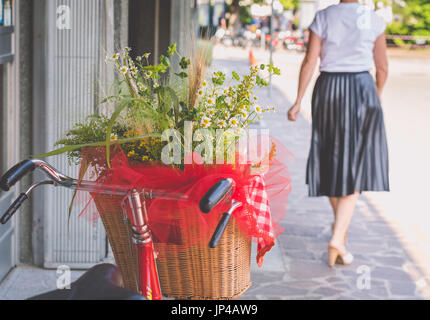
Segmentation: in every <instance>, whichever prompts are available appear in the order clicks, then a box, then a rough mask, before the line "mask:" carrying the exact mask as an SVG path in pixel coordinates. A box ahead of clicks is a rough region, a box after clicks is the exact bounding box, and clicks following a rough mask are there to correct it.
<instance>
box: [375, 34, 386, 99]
mask: <svg viewBox="0 0 430 320" xmlns="http://www.w3.org/2000/svg"><path fill="white" fill-rule="evenodd" d="M373 60H374V61H375V67H376V87H377V88H378V93H379V96H380V97H381V94H382V90H383V88H384V85H385V82H386V81H387V76H388V59H387V42H386V40H385V33H382V34H381V35H380V36H379V37H378V38H376V41H375V47H374V48H373Z"/></svg>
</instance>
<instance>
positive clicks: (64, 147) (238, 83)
mask: <svg viewBox="0 0 430 320" xmlns="http://www.w3.org/2000/svg"><path fill="white" fill-rule="evenodd" d="M130 51H131V49H130V48H125V49H123V50H121V51H120V52H118V53H115V54H113V55H112V56H108V57H106V63H108V64H111V63H112V64H113V65H114V66H115V69H116V71H117V76H118V82H117V83H116V85H115V86H114V88H115V92H114V93H113V94H111V95H109V96H108V97H106V98H105V99H104V100H103V101H102V104H101V105H111V106H112V105H113V106H114V107H113V108H111V109H109V108H108V109H107V111H106V110H104V111H103V112H102V111H100V112H98V113H97V114H94V115H91V116H89V117H88V118H87V119H86V121H85V122H80V123H76V125H75V126H74V127H73V128H72V129H71V130H69V131H68V132H67V133H66V134H65V137H64V138H63V139H61V140H59V141H58V142H57V143H56V146H59V148H58V149H56V150H54V151H52V152H49V153H47V154H44V155H42V156H52V155H57V154H61V153H67V156H68V159H69V161H70V162H71V163H80V165H81V167H80V174H79V178H80V179H83V178H84V177H86V178H85V179H88V177H89V176H91V177H92V178H93V179H95V181H97V183H99V184H100V186H101V188H102V187H103V185H104V184H110V185H121V186H127V187H129V188H130V189H132V188H141V189H143V188H152V189H163V190H166V192H169V191H175V192H177V191H178V190H179V191H181V192H183V194H187V195H188V198H189V199H194V200H196V199H198V198H199V197H200V196H201V195H202V194H204V193H205V192H206V191H207V190H208V189H209V188H210V186H212V185H213V183H214V182H216V180H217V179H220V178H224V177H231V178H232V179H233V180H234V182H235V184H236V188H235V191H234V194H233V195H232V197H233V198H234V199H235V200H239V201H241V202H242V203H243V204H244V205H243V207H242V208H241V209H240V210H237V211H236V212H235V213H234V217H235V220H236V222H235V224H237V225H238V226H239V229H240V234H241V236H245V237H246V238H247V239H251V238H255V239H256V241H257V242H258V254H257V261H258V264H259V265H261V264H262V262H263V256H264V254H265V253H266V252H267V251H268V250H270V248H271V247H272V246H273V245H274V239H275V237H276V236H277V235H278V234H279V233H280V232H282V228H281V227H279V226H278V225H277V224H276V223H277V222H279V221H280V219H281V218H282V217H283V216H284V215H285V211H286V210H285V208H286V206H285V205H286V197H287V196H288V194H289V192H290V183H289V181H290V180H289V176H288V172H287V171H286V166H285V165H283V164H282V162H281V161H279V160H278V159H277V157H279V155H282V152H283V150H282V146H281V145H280V144H279V143H275V140H274V139H272V138H270V139H269V137H267V138H268V140H267V141H268V142H267V143H265V146H266V149H265V150H263V151H261V150H260V149H261V146H260V143H258V142H257V143H254V144H252V143H250V142H249V141H248V140H247V139H244V138H246V137H248V136H249V134H248V127H249V126H250V125H251V124H252V123H253V122H255V121H256V120H260V119H261V117H262V116H263V114H264V113H266V112H270V111H274V110H275V107H267V106H266V107H265V106H261V105H260V104H259V103H258V98H257V96H256V95H255V89H256V88H261V87H265V86H267V85H268V82H267V81H266V80H265V78H264V77H263V76H262V74H265V75H266V77H267V76H268V75H270V74H274V75H278V74H280V71H279V69H278V68H276V67H275V66H274V65H273V64H261V65H259V66H251V67H250V68H249V73H248V74H245V75H242V76H241V75H239V74H238V73H237V72H235V71H233V72H232V73H231V75H227V74H225V73H223V72H221V71H215V72H213V73H211V74H209V75H208V74H206V67H207V66H206V65H205V62H204V61H205V60H206V58H205V55H204V54H201V53H198V52H197V53H195V54H193V55H192V58H186V57H183V56H181V55H180V54H179V53H178V52H177V48H176V44H173V45H171V46H169V48H168V50H167V53H166V55H161V56H160V58H159V63H158V64H151V63H150V62H149V57H150V53H146V54H144V55H142V56H137V57H135V58H132V57H131V55H130ZM174 62H176V63H174ZM242 141H245V144H243V143H241V142H242ZM241 144H242V147H243V145H245V148H244V149H245V152H244V150H243V148H241V147H238V148H237V146H238V145H241ZM249 149H253V152H254V153H256V152H257V150H260V153H261V155H260V156H259V157H246V156H245V157H244V154H246V153H247V152H248V153H249ZM97 196H98V195H97V194H93V195H92V198H94V200H97V199H96V198H97ZM275 196H277V197H278V199H280V201H278V202H275V201H273V199H272V198H274V197H275ZM115 201H116V202H115ZM269 201H270V205H269ZM97 203H98V205H97V208H98V214H99V215H101V216H102V219H103V214H105V213H106V212H105V211H107V210H109V209H108V208H107V207H106V201H104V203H103V201H96V204H97ZM109 203H110V205H111V206H113V207H115V208H117V209H115V210H117V211H119V209H118V208H119V206H120V204H119V201H118V200H113V202H112V201H110V202H109ZM195 203H196V201H194V202H190V203H188V204H184V203H182V202H179V201H178V203H172V201H170V202H166V201H164V202H163V201H157V200H154V201H151V203H150V204H149V206H148V215H149V225H150V229H151V231H152V233H153V234H154V238H155V239H156V241H158V243H163V244H173V245H175V246H176V247H177V246H178V245H181V246H183V247H184V248H187V247H190V246H193V245H195V244H196V243H197V242H199V241H202V239H203V240H204V241H206V240H207V237H206V235H207V234H209V233H210V232H212V231H213V229H214V228H215V225H214V223H216V219H214V218H211V217H208V216H211V215H212V214H211V215H202V214H201V212H200V210H199V208H198V206H196V205H195ZM102 207H103V208H102ZM271 207H272V208H276V212H273V211H271V209H270V208H271ZM85 208H86V209H87V208H88V206H86V207H85ZM86 209H84V210H86ZM224 209H225V207H222V206H220V208H218V209H217V210H215V211H216V212H215V214H214V215H213V216H215V217H218V216H219V215H221V214H222V211H223V210H224ZM178 221H179V222H178ZM196 221H197V223H198V226H196ZM105 225H106V223H105ZM197 228H198V232H192V234H193V235H195V236H193V237H191V238H190V237H183V236H181V235H180V233H181V232H182V231H178V230H179V229H180V230H184V229H187V230H195V229H197ZM178 234H179V235H178ZM185 238H186V239H187V240H186V241H187V243H185V242H184V241H185V240H184V239H185ZM110 240H111V239H110ZM176 247H175V248H176ZM203 247H204V250H207V242H206V243H205V245H204V246H203ZM203 247H202V248H203ZM160 248H161V247H160ZM185 250H186V249H185ZM115 251H116V250H115V248H114V254H115ZM159 257H160V256H159ZM161 258H163V257H162V255H161ZM248 260H249V259H248ZM123 275H124V272H123ZM161 279H162V277H161ZM240 290H243V288H242V289H240Z"/></svg>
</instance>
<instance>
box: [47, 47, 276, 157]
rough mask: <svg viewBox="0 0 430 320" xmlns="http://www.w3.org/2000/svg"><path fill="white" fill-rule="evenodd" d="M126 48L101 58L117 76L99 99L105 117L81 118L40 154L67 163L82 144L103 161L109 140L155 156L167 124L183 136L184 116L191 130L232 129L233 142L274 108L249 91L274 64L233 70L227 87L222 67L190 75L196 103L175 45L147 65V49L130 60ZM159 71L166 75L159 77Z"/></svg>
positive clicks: (186, 65)
mask: <svg viewBox="0 0 430 320" xmlns="http://www.w3.org/2000/svg"><path fill="white" fill-rule="evenodd" d="M130 50H131V49H130V48H125V49H123V50H122V51H121V52H119V53H116V54H114V55H113V56H112V57H107V58H106V62H107V63H113V64H114V66H115V67H116V70H117V72H118V74H119V75H120V79H119V82H118V89H117V92H116V93H114V94H112V95H110V96H109V97H107V98H105V99H104V100H103V101H102V103H107V102H110V103H112V104H113V105H114V106H115V108H114V109H113V110H112V112H111V114H110V117H107V116H100V115H97V114H95V115H91V116H89V117H88V118H87V119H86V121H84V122H82V123H76V124H75V126H74V127H73V128H72V129H71V130H69V131H68V132H67V133H66V135H65V137H64V138H63V139H60V140H59V141H57V142H56V143H55V147H60V148H58V149H56V150H54V151H51V152H48V153H46V154H44V155H41V156H52V155H58V154H61V153H67V156H68V159H69V162H73V163H79V162H80V160H81V151H82V148H84V147H94V146H104V147H105V148H106V159H89V161H90V162H91V164H94V162H95V163H97V164H100V163H106V162H107V164H108V165H110V164H109V158H110V152H111V148H112V145H117V146H118V145H119V146H120V147H121V148H122V150H123V151H124V153H125V154H126V156H127V158H128V159H129V160H131V161H137V162H147V161H159V160H161V154H162V152H161V150H162V148H163V147H164V146H165V145H166V143H167V142H166V141H162V140H161V135H162V133H163V132H164V131H165V130H167V129H175V130H176V132H178V134H179V135H180V136H181V137H178V138H180V139H179V140H180V141H183V138H184V123H185V122H186V121H189V122H192V123H193V126H194V129H208V130H210V131H213V132H215V130H217V129H226V130H232V131H233V134H229V137H230V138H231V139H230V143H234V142H235V141H237V139H238V138H239V136H238V133H237V132H236V131H237V130H238V129H246V128H247V127H248V126H249V125H250V124H251V123H252V122H253V121H255V120H256V119H257V118H258V119H259V118H260V117H261V113H264V112H266V111H270V110H274V108H262V107H260V106H258V105H256V101H257V97H255V96H254V95H253V90H254V89H255V87H263V86H267V85H268V83H267V81H265V80H264V79H263V77H262V76H261V75H260V74H259V72H263V71H264V73H265V74H266V75H270V74H273V75H278V74H280V70H279V69H278V68H277V67H275V66H274V65H273V64H266V65H264V64H262V65H260V66H259V67H251V68H250V72H249V74H247V75H243V76H239V74H237V73H236V72H234V71H233V73H232V79H231V81H233V84H230V85H227V86H225V83H226V81H227V79H226V75H225V74H224V73H223V72H220V71H216V72H214V73H213V74H212V76H210V77H208V78H207V79H208V80H207V81H205V80H204V79H203V77H205V76H204V74H199V75H194V74H193V75H192V76H193V77H194V78H196V76H199V77H200V78H199V80H198V84H197V85H196V88H197V89H198V99H197V104H194V103H193V104H192V105H193V107H192V106H191V100H194V101H195V99H190V97H189V96H188V92H189V84H188V81H187V79H188V78H190V75H189V74H188V72H189V69H191V68H189V66H190V64H191V61H190V59H187V58H185V57H181V56H180V55H179V53H177V51H176V45H171V46H170V47H169V49H168V50H167V56H165V55H161V56H160V60H159V64H155V65H151V64H149V59H148V58H149V56H150V54H149V53H147V54H144V55H143V56H140V57H137V58H136V59H132V58H131V56H130V55H129V51H130ZM173 54H178V55H179V58H180V59H179V62H178V64H179V67H180V68H181V72H178V73H174V74H173V73H172V74H173V75H176V77H174V76H172V78H170V77H169V76H168V75H169V73H168V71H169V70H170V68H171V67H172V66H171V59H170V58H169V57H171V56H172V55H173ZM172 61H176V60H172ZM193 66H194V65H193ZM164 73H166V75H165V76H163V77H162V78H161V76H160V75H161V74H164ZM160 79H162V81H160ZM209 81H210V83H208V82H209ZM227 140H228V139H227ZM193 143H194V142H193ZM196 144H197V145H198V144H199V142H198V141H197V142H196V143H194V144H193V150H194V147H195V146H196ZM61 146H62V147H61ZM87 160H88V159H87ZM87 165H88V164H87Z"/></svg>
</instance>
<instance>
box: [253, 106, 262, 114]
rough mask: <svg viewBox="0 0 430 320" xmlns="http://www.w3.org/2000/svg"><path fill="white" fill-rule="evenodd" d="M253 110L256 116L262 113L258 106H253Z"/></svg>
mask: <svg viewBox="0 0 430 320" xmlns="http://www.w3.org/2000/svg"><path fill="white" fill-rule="evenodd" d="M254 110H255V112H256V113H257V114H260V113H262V112H263V109H262V108H261V107H260V106H255V107H254Z"/></svg>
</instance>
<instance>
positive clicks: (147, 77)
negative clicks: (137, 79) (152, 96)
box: [145, 70, 152, 79]
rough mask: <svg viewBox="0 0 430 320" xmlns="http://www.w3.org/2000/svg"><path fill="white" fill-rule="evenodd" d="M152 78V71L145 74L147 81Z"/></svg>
mask: <svg viewBox="0 0 430 320" xmlns="http://www.w3.org/2000/svg"><path fill="white" fill-rule="evenodd" d="M151 76H152V72H151V71H149V70H148V71H146V72H145V78H146V79H149V78H151Z"/></svg>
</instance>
